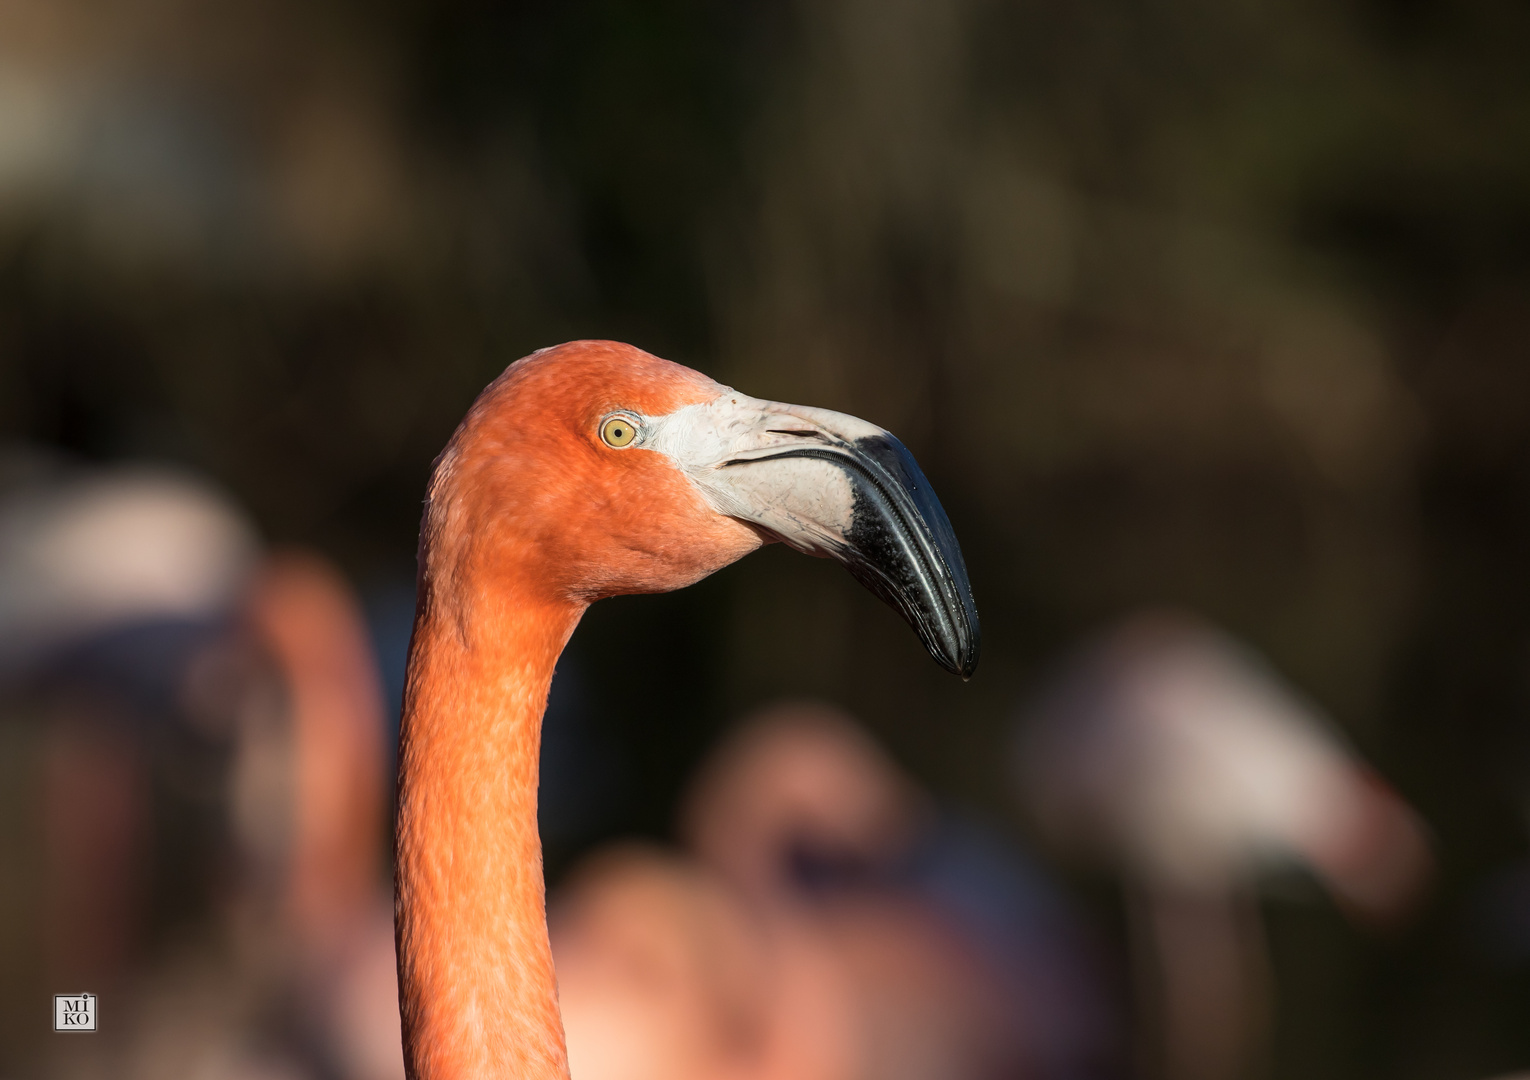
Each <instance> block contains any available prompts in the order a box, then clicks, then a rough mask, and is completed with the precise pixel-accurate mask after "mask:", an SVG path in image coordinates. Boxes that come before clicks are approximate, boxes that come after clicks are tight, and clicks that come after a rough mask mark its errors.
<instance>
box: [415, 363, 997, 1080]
mask: <svg viewBox="0 0 1530 1080" xmlns="http://www.w3.org/2000/svg"><path fill="white" fill-rule="evenodd" d="M770 541H782V542H784V543H786V544H788V545H789V546H791V547H793V548H796V549H797V550H800V551H803V552H806V553H808V554H813V555H819V556H826V557H830V558H835V559H837V560H839V561H840V562H842V563H844V564H845V565H846V566H847V567H848V568H849V569H850V571H851V573H852V574H853V575H854V576H855V577H856V578H857V579H859V580H860V581H861V582H862V583H863V584H864V585H866V586H867V587H868V588H870V589H871V590H872V591H873V592H874V593H876V594H877V595H878V596H880V597H881V598H882V599H883V600H885V601H887V602H888V603H889V604H891V605H892V606H893V607H894V608H895V609H896V610H898V611H899V612H900V613H901V614H902V615H903V617H904V618H905V619H907V620H908V622H909V623H910V625H911V626H913V628H914V630H915V631H916V632H917V634H918V636H919V638H920V639H921V641H922V642H923V643H924V645H925V648H926V649H927V650H928V651H929V652H930V654H931V656H933V657H934V658H935V660H936V661H937V662H939V663H940V664H941V665H942V666H943V667H945V668H946V669H948V670H950V671H952V672H954V673H957V674H960V675H961V676H963V677H964V678H965V677H969V676H970V675H971V674H972V672H973V670H974V669H975V667H976V665H977V657H978V621H977V611H976V608H975V606H974V604H973V600H972V592H971V587H970V585H969V584H968V581H967V573H966V569H965V567H964V565H963V562H962V557H961V552H960V549H959V547H958V545H957V542H956V538H955V535H954V534H953V532H952V530H951V526H950V523H949V521H948V520H947V518H946V515H945V512H944V510H942V508H941V506H940V503H939V501H938V500H937V499H936V498H935V495H934V493H933V492H932V491H931V490H930V487H929V483H928V482H927V481H926V480H925V478H924V475H923V474H922V473H921V472H920V470H919V467H918V465H917V464H916V463H915V462H914V459H913V457H912V456H911V455H910V454H909V453H908V451H907V450H906V449H904V447H903V445H902V444H901V443H899V442H898V440H897V439H895V438H894V437H893V436H892V435H891V434H889V433H888V432H886V431H884V430H882V429H881V428H879V427H876V426H875V425H873V424H869V423H867V422H865V421H863V420H858V419H856V418H855V417H852V416H847V415H844V414H841V413H834V412H829V411H827V410H822V409H813V408H804V407H801V406H792V405H783V404H780V403H777V402H771V401H763V400H759V399H756V398H751V397H747V396H745V395H743V394H740V393H738V392H737V391H735V390H732V389H731V388H729V387H726V386H722V385H720V384H718V383H716V382H714V381H712V380H711V379H710V378H708V377H706V376H705V375H702V374H701V373H699V372H697V371H693V370H691V369H689V368H686V367H682V366H681V365H678V364H674V363H670V362H669V361H666V360H661V359H659V358H658V357H656V356H652V355H650V354H648V353H645V352H643V351H642V350H640V349H636V348H634V347H632V346H630V345H624V344H620V343H616V342H603V341H579V342H570V343H568V344H564V345H560V346H556V347H553V348H550V349H544V350H541V351H540V352H536V353H533V354H531V355H530V356H528V357H524V358H522V359H521V360H519V361H517V362H515V363H514V364H512V365H510V367H509V368H508V369H506V371H505V372H504V374H502V375H501V376H500V377H499V378H498V379H496V380H495V381H494V382H493V383H491V384H490V385H489V386H488V388H487V389H485V390H484V392H483V393H482V394H481V395H479V397H478V400H477V401H476V402H475V403H474V404H473V406H472V407H471V408H470V409H469V411H468V414H467V416H466V417H465V418H464V420H463V421H462V423H461V425H460V426H459V427H458V428H457V430H456V432H455V433H454V434H453V435H452V437H451V439H450V441H449V442H448V443H447V446H446V448H445V450H443V451H442V453H441V455H440V457H438V458H437V460H436V464H435V467H434V469H433V472H432V475H431V479H430V482H429V486H428V492H427V496H426V504H425V512H424V519H423V522H422V525H421V533H420V558H419V579H418V599H417V608H416V614H415V626H414V633H413V636H412V639H411V641H410V654H409V663H408V674H407V682H406V690H405V702H404V714H403V722H402V728H401V733H400V745H399V765H398V811H397V814H398V817H397V829H396V863H395V867H396V884H397V888H396V900H395V903H396V932H397V940H398V965H399V1000H400V1009H401V1013H402V1019H403V1035H404V1058H405V1062H406V1065H407V1068H408V1073H409V1075H410V1076H411V1077H413V1078H414V1080H461V1078H466V1077H474V1078H490V1077H516V1078H521V1080H554V1078H566V1077H567V1076H568V1065H567V1053H566V1050H565V1047H564V1040H563V1030H562V1023H561V1020H560V1017H559V1012H558V1001H557V984H556V978H555V974H554V970H553V963H552V955H551V950H550V946H549V942H548V932H547V919H546V911H545V901H544V884H543V877H542V865H541V844H540V841H539V837H538V835H537V823H536V791H537V767H538V764H537V762H538V744H539V741H540V734H541V733H540V727H541V718H542V714H543V711H544V709H545V706H546V701H547V692H548V688H549V686H550V684H551V681H552V675H553V668H554V665H555V664H556V663H557V660H558V657H559V655H560V654H561V653H562V651H563V648H564V646H565V645H566V644H567V642H568V640H569V637H570V635H572V634H573V632H574V628H575V626H576V625H577V624H578V622H579V619H580V617H581V616H582V614H583V612H584V610H585V609H586V608H587V607H588V606H589V605H590V604H591V603H593V602H594V601H595V600H598V599H601V598H603V597H607V596H614V595H619V594H623V593H644V592H663V591H668V590H672V589H678V588H682V587H684V586H686V585H690V584H692V583H694V582H696V581H699V580H700V579H702V578H704V577H706V576H707V575H708V574H711V573H713V572H714V571H716V570H719V569H721V568H722V567H724V566H727V565H728V564H729V563H732V562H734V561H735V560H737V559H739V558H741V557H742V556H744V555H746V554H748V553H749V552H750V551H753V550H754V549H755V548H757V547H759V546H760V545H761V544H763V543H767V542H770ZM632 632H633V633H641V632H642V627H641V626H634V627H633V628H632Z"/></svg>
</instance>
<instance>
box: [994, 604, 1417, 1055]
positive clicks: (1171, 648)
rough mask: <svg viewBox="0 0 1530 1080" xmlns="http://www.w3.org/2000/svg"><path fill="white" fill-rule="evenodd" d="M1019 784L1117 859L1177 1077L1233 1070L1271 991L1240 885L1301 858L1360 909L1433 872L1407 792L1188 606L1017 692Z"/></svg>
mask: <svg viewBox="0 0 1530 1080" xmlns="http://www.w3.org/2000/svg"><path fill="white" fill-rule="evenodd" d="M1017 749H1018V750H1019V754H1018V760H1017V765H1018V771H1019V774H1020V775H1019V781H1020V782H1019V785H1018V789H1019V792H1020V793H1021V796H1022V798H1023V799H1024V800H1025V802H1026V803H1027V804H1028V808H1029V810H1030V811H1031V815H1032V817H1033V818H1034V819H1035V822H1036V824H1037V826H1038V827H1039V828H1040V830H1041V832H1042V833H1043V834H1044V835H1045V836H1047V838H1048V839H1050V840H1051V841H1052V842H1053V843H1054V844H1056V846H1058V847H1060V848H1064V849H1072V850H1074V851H1077V852H1081V853H1087V854H1090V855H1093V856H1095V857H1097V858H1103V859H1104V860H1105V861H1107V862H1113V863H1115V864H1116V865H1118V866H1119V867H1120V868H1121V869H1122V871H1123V875H1124V877H1125V878H1126V879H1127V882H1128V886H1129V887H1128V897H1129V899H1130V900H1131V902H1132V915H1133V936H1134V939H1135V940H1134V944H1135V945H1136V947H1137V948H1138V950H1139V952H1140V955H1141V958H1142V959H1143V960H1144V961H1146V963H1144V964H1143V969H1144V971H1145V972H1147V971H1152V972H1154V974H1153V975H1152V976H1147V977H1146V978H1145V980H1144V982H1145V987H1144V988H1145V989H1147V990H1148V991H1149V997H1150V998H1153V999H1155V1004H1156V1005H1157V1006H1158V1012H1159V1013H1160V1015H1159V1017H1158V1020H1159V1022H1160V1023H1161V1026H1162V1029H1163V1031H1162V1045H1161V1047H1160V1048H1159V1052H1160V1054H1161V1057H1162V1059H1163V1060H1162V1064H1163V1073H1164V1075H1166V1076H1168V1077H1170V1078H1171V1080H1226V1078H1228V1077H1235V1076H1239V1075H1242V1074H1243V1073H1245V1072H1246V1071H1247V1069H1248V1068H1249V1063H1250V1059H1251V1058H1252V1057H1253V1055H1254V1052H1255V1050H1256V1049H1257V1046H1258V1044H1259V1042H1260V1039H1261V1037H1262V1036H1263V1034H1264V1028H1265V1026H1266V1024H1267V1020H1268V1018H1267V1016H1266V1015H1265V1014H1266V1013H1267V1011H1268V1007H1269V1002H1268V999H1269V997H1270V986H1269V983H1270V978H1269V974H1268V960H1267V957H1266V955H1265V951H1264V944H1263V940H1262V930H1261V928H1260V924H1259V912H1258V909H1257V907H1255V906H1254V904H1253V903H1252V900H1251V898H1250V896H1249V887H1250V886H1251V885H1253V884H1255V883H1256V882H1257V881H1258V880H1259V879H1260V878H1261V877H1264V876H1266V875H1267V874H1268V873H1269V872H1270V871H1278V870H1280V869H1282V868H1284V867H1289V866H1293V865H1295V866H1302V867H1305V868H1307V869H1308V870H1310V871H1311V872H1312V873H1313V874H1314V875H1315V876H1316V877H1317V878H1319V879H1320V880H1321V881H1322V882H1323V883H1324V884H1325V885H1326V886H1327V887H1328V889H1329V890H1330V891H1331V892H1332V893H1333V895H1334V897H1335V898H1336V899H1337V900H1338V901H1339V903H1340V905H1341V906H1342V907H1343V908H1344V910H1345V911H1346V912H1347V913H1349V914H1350V915H1351V916H1353V917H1355V918H1357V919H1360V920H1362V921H1371V922H1380V923H1386V922H1395V921H1397V920H1399V919H1400V918H1401V917H1402V916H1404V915H1405V914H1406V913H1407V912H1408V910H1409V909H1410V908H1411V907H1412V906H1413V905H1415V904H1416V903H1417V901H1418V900H1419V898H1420V895H1421V890H1422V889H1423V887H1424V885H1425V883H1426V881H1427V879H1428V877H1429V873H1430V866H1431V854H1430V845H1429V838H1428V834H1427V832H1426V831H1425V829H1424V827H1423V824H1422V822H1420V821H1419V819H1418V818H1417V816H1416V815H1415V814H1414V813H1413V811H1412V809H1411V808H1409V806H1408V805H1407V804H1406V803H1405V802H1404V801H1403V800H1402V798H1401V797H1400V796H1398V795H1397V794H1396V793H1395V792H1393V791H1392V790H1391V789H1390V788H1389V787H1388V786H1387V785H1386V784H1385V783H1384V782H1383V781H1382V780H1381V779H1380V778H1379V777H1378V776H1376V775H1375V774H1374V773H1373V772H1372V771H1371V770H1370V769H1369V768H1368V767H1367V766H1366V765H1365V764H1364V763H1363V762H1362V761H1360V760H1359V759H1358V758H1357V756H1356V755H1355V754H1354V753H1353V752H1352V751H1351V750H1350V749H1349V748H1348V747H1346V746H1345V745H1344V744H1343V742H1342V741H1341V740H1340V739H1339V738H1338V737H1337V735H1336V734H1335V733H1334V730H1333V727H1332V724H1331V722H1330V721H1329V720H1328V719H1327V718H1326V717H1324V716H1322V714H1321V713H1319V712H1318V711H1317V709H1316V707H1315V706H1313V705H1311V704H1309V703H1308V702H1306V701H1304V700H1303V699H1302V698H1301V697H1300V696H1299V695H1298V694H1297V693H1296V692H1295V690H1294V689H1293V688H1291V687H1289V686H1288V685H1286V684H1285V683H1284V682H1283V680H1281V678H1280V677H1279V675H1278V674H1277V673H1276V672H1274V671H1273V670H1272V669H1271V668H1270V667H1269V666H1268V665H1267V664H1265V663H1264V662H1263V661H1262V660H1260V658H1259V657H1257V656H1255V655H1254V654H1252V653H1251V652H1250V651H1248V650H1247V649H1245V648H1244V647H1242V646H1241V645H1240V644H1239V643H1237V642H1236V641H1234V640H1233V639H1232V638H1230V637H1228V636H1227V635H1226V634H1224V633H1222V632H1221V631H1219V630H1217V629H1216V628H1214V627H1212V626H1211V625H1209V624H1207V623H1205V622H1204V621H1202V620H1201V619H1199V618H1196V617H1194V616H1189V615H1181V614H1177V613H1170V612H1156V613H1149V614H1145V615H1138V616H1136V617H1133V618H1130V619H1128V620H1126V621H1125V622H1123V623H1122V624H1121V625H1120V626H1118V627H1116V628H1115V629H1114V630H1112V631H1111V632H1109V633H1107V634H1106V635H1104V637H1103V638H1102V639H1101V640H1100V641H1098V642H1096V643H1094V644H1093V645H1092V646H1090V647H1088V648H1086V649H1085V650H1084V651H1083V653H1082V655H1081V656H1080V657H1079V658H1078V659H1076V660H1075V661H1074V662H1073V663H1072V664H1071V665H1070V666H1069V667H1067V668H1066V669H1065V670H1064V671H1063V672H1062V673H1061V674H1060V675H1059V676H1058V677H1057V678H1056V679H1055V680H1054V682H1053V683H1052V684H1051V686H1050V687H1049V688H1048V690H1047V691H1045V692H1044V693H1043V695H1042V696H1041V698H1040V699H1039V701H1038V702H1036V703H1035V704H1034V705H1032V706H1031V707H1029V708H1028V710H1027V714H1026V716H1025V723H1024V724H1023V727H1022V729H1021V731H1020V733H1019V738H1018V746H1017Z"/></svg>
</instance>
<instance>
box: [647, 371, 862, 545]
mask: <svg viewBox="0 0 1530 1080" xmlns="http://www.w3.org/2000/svg"><path fill="white" fill-rule="evenodd" d="M643 428H644V433H643V440H642V444H641V445H642V447H643V448H645V449H649V450H653V451H656V452H658V453H661V454H663V455H665V456H666V457H668V458H669V459H670V460H671V461H672V462H673V463H674V464H675V466H676V467H677V468H679V469H680V471H681V472H683V473H685V475H686V476H687V477H688V478H689V479H690V480H691V482H692V483H694V484H695V485H696V486H697V488H699V489H700V490H701V493H702V495H703V496H704V497H705V498H706V500H707V502H708V504H709V505H710V506H711V507H712V508H713V509H714V510H716V511H717V512H718V513H719V514H726V515H727V516H729V517H735V518H741V519H743V520H745V521H750V522H753V523H755V524H757V525H760V526H763V527H764V528H766V529H768V530H770V531H771V532H772V533H774V534H775V535H776V536H778V537H779V538H780V539H781V540H782V541H783V542H785V543H787V544H789V545H790V546H791V547H794V548H796V549H798V550H799V551H803V552H807V553H808V554H814V555H827V554H829V553H831V552H832V551H834V550H837V549H839V548H841V547H843V545H844V536H845V534H846V532H848V530H849V528H850V524H851V516H852V512H853V508H854V499H855V493H854V490H853V489H852V486H851V482H850V477H849V476H848V475H847V474H846V473H845V471H844V470H843V469H842V468H840V467H838V466H837V465H835V464H834V463H832V462H829V461H824V460H822V459H817V458H810V457H774V456H772V455H775V454H779V453H780V452H781V451H783V450H787V449H790V448H792V447H802V446H816V445H821V446H831V445H835V444H840V445H842V444H844V443H846V442H852V441H854V440H856V439H860V438H866V437H870V436H876V435H881V434H883V431H882V429H881V428H879V427H877V426H876V425H875V424H869V423H867V422H866V421H864V420H860V419H857V418H856V417H853V416H847V415H845V414H843V413H836V412H830V411H829V410H827V409H809V408H804V407H801V406H797V405H783V404H781V403H779V402H775V401H765V400H762V399H760V398H752V397H747V396H746V395H743V394H739V393H735V392H733V391H731V390H729V391H725V392H724V393H722V394H721V395H719V396H718V397H716V398H714V399H713V400H712V401H709V402H703V403H701V404H697V405H687V406H686V407H685V408H682V409H677V410H676V411H675V412H673V413H670V414H669V415H667V416H655V417H644V419H643ZM759 458H764V459H768V460H760V461H757V462H752V461H751V460H750V459H759ZM740 459H742V461H741V460H740ZM728 462H735V464H731V465H730V464H727V463H728Z"/></svg>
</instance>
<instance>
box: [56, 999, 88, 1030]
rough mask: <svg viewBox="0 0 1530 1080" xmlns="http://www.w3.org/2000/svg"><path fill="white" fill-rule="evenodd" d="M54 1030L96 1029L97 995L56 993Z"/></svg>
mask: <svg viewBox="0 0 1530 1080" xmlns="http://www.w3.org/2000/svg"><path fill="white" fill-rule="evenodd" d="M53 1030H54V1031H94V1030H96V995H94V994H54V995H53Z"/></svg>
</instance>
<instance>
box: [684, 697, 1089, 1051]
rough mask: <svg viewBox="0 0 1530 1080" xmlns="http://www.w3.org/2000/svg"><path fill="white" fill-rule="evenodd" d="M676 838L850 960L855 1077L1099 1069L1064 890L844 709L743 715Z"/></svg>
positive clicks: (1079, 950)
mask: <svg viewBox="0 0 1530 1080" xmlns="http://www.w3.org/2000/svg"><path fill="white" fill-rule="evenodd" d="M682 832H683V833H684V835H685V836H686V838H687V839H688V841H689V842H690V844H691V846H692V848H693V849H694V850H695V851H697V852H698V854H700V856H701V857H702V858H703V860H704V861H706V862H707V863H708V864H710V865H712V866H715V867H717V868H718V869H719V870H720V871H721V872H722V873H723V874H724V876H726V877H727V878H728V879H729V880H731V881H733V882H734V883H735V884H736V885H737V886H738V887H739V888H740V889H742V890H743V891H744V892H745V893H746V895H748V896H749V897H750V898H751V899H752V900H753V902H754V903H755V904H756V905H757V906H759V907H760V908H763V909H766V910H773V911H777V912H782V913H784V914H786V915H789V916H790V917H792V918H795V919H797V920H799V921H801V922H804V923H806V924H807V925H808V926H810V927H811V928H812V929H813V931H814V933H815V934H816V936H817V938H818V940H819V941H820V942H821V943H822V946H823V947H824V948H825V949H826V950H827V951H828V952H829V954H830V955H832V956H833V957H834V958H835V960H836V961H837V963H838V964H839V966H840V967H841V968H842V969H843V970H844V972H845V976H846V978H847V979H848V980H849V983H850V991H851V995H852V1005H853V1008H854V1010H855V1013H856V1022H857V1036H858V1045H859V1048H860V1053H859V1058H860V1061H861V1069H862V1072H861V1074H860V1075H863V1076H869V1077H879V1078H886V1077H895V1078H897V1077H901V1078H921V1077H930V1078H934V1077H950V1078H955V1077H994V1076H1012V1075H1024V1076H1029V1077H1064V1076H1067V1077H1079V1076H1098V1075H1100V1074H1101V1073H1102V1072H1108V1071H1109V1062H1110V1059H1111V1056H1112V1052H1113V1050H1114V1046H1113V1040H1112V1030H1111V1029H1112V1020H1111V1009H1110V1006H1109V1002H1108V995H1107V994H1106V993H1105V992H1104V990H1103V988H1102V985H1101V980H1100V979H1099V975H1098V971H1097V970H1096V969H1095V967H1094V958H1093V955H1092V951H1091V949H1090V947H1089V945H1088V942H1087V935H1086V934H1084V933H1083V932H1082V930H1081V927H1080V926H1079V925H1078V924H1077V922H1076V921H1075V920H1074V919H1073V917H1072V916H1071V914H1070V913H1069V911H1068V910H1067V907H1066V905H1065V903H1064V902H1063V901H1062V899H1061V897H1060V895H1059V894H1058V893H1057V892H1056V890H1054V889H1053V888H1051V886H1050V885H1049V884H1048V883H1047V882H1046V881H1045V880H1044V878H1043V876H1042V875H1041V873H1040V872H1039V871H1038V870H1036V869H1035V868H1034V867H1032V866H1030V865H1029V864H1028V863H1027V862H1026V861H1025V860H1024V859H1023V858H1021V857H1020V855H1019V854H1018V853H1017V852H1016V851H1015V850H1014V848H1013V847H1012V846H1011V845H1008V844H1006V843H1004V842H1003V841H1001V840H999V839H998V838H997V837H996V836H995V835H993V834H992V833H991V832H990V831H989V830H987V829H986V828H984V827H983V826H982V825H980V824H979V823H977V822H976V821H975V820H974V819H972V818H970V817H968V816H966V815H963V814H958V813H954V812H952V811H949V810H946V809H943V808H940V807H937V806H936V804H935V802H934V800H933V799H931V798H929V797H928V796H927V795H926V794H925V793H924V792H923V791H921V790H920V789H919V788H918V787H917V785H916V784H915V783H914V782H913V781H912V779H910V778H909V777H908V776H907V775H906V774H904V772H903V771H902V770H901V769H900V768H899V767H898V766H897V765H896V763H895V762H893V761H892V759H891V758H890V757H889V756H888V755H887V754H886V753H885V752H884V751H883V750H882V749H881V748H880V747H879V746H878V745H877V744H876V743H875V742H874V741H873V740H872V739H871V737H870V736H869V735H868V734H867V733H866V732H865V730H864V729H863V728H861V727H860V725H859V724H857V723H856V722H855V720H854V719H853V718H852V717H851V716H849V715H848V714H846V713H844V712H843V711H841V710H839V709H837V708H834V707H832V706H828V705H824V704H821V703H817V702H783V703H780V704H777V705H774V706H770V707H768V708H765V709H762V710H760V711H759V712H757V713H755V714H754V715H753V716H751V717H749V718H748V719H747V720H746V721H745V722H744V723H743V724H741V725H740V727H739V729H738V730H737V732H736V733H735V734H734V735H733V736H732V737H731V738H729V739H728V740H727V741H725V742H724V744H723V745H722V746H721V747H719V749H718V750H717V751H716V752H714V754H713V755H712V757H711V758H710V760H709V761H708V762H707V763H706V764H705V766H704V767H703V769H702V770H701V772H700V774H699V775H698V777H697V779H696V781H695V782H694V783H693V785H692V788H691V792H690V795H689V797H688V799H687V803H686V807H685V811H684V813H683V816H682Z"/></svg>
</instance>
